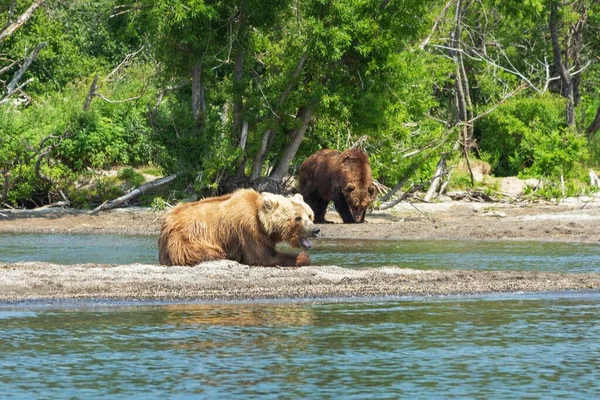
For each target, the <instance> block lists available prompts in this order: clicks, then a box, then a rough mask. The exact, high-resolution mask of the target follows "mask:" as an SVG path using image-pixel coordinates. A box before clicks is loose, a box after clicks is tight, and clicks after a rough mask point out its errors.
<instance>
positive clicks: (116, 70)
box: [105, 45, 145, 80]
mask: <svg viewBox="0 0 600 400" xmlns="http://www.w3.org/2000/svg"><path fill="white" fill-rule="evenodd" d="M144 47H145V45H142V47H140V49H139V50H138V51H134V52H133V53H130V54H127V55H126V56H125V58H123V61H121V63H120V64H119V65H117V66H116V67H115V69H113V70H112V71H111V73H110V74H108V75H107V76H106V79H105V80H109V79H110V77H111V76H113V75H114V74H116V73H117V72H119V70H120V69H121V68H123V67H124V66H126V65H128V64H129V62H130V61H131V60H132V59H133V58H134V57H135V56H137V55H138V54H140V53H141V51H142V50H144Z"/></svg>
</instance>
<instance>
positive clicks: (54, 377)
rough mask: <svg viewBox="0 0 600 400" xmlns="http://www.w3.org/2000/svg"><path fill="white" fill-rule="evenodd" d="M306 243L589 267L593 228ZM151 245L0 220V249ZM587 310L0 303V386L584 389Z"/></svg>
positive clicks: (594, 267) (431, 263)
mask: <svg viewBox="0 0 600 400" xmlns="http://www.w3.org/2000/svg"><path fill="white" fill-rule="evenodd" d="M313 243H314V250H313V251H311V256H312V258H313V261H314V262H315V263H317V264H321V265H326V264H337V265H343V266H348V267H354V268H360V267H365V266H381V265H398V266H405V267H411V268H441V269H449V268H475V269H485V270H501V269H521V270H540V271H563V272H584V271H585V272H600V251H599V250H600V247H599V246H598V245H594V244H565V243H540V242H459V241H442V242H438V241H435V242H434V241H430V242H427V241H405V242H375V241H349V240H322V239H318V240H315V241H314V242H313ZM156 258H157V255H156V237H152V236H114V235H112V236H111V235H106V236H105V235H0V261H4V262H12V261H49V262H55V263H62V264H70V263H81V262H94V263H114V264H120V263H133V262H140V263H156ZM0 273H1V271H0ZM599 321H600V292H599V291H591V292H562V293H542V294H513V295H487V296H477V297H460V296H458V297H445V298H444V297H437V298H436V297H434V298H414V297H413V298H386V299H381V298H378V299H362V300H360V301H356V300H354V301H351V300H350V299H338V300H337V301H332V300H328V301H324V302H314V301H305V302H292V301H270V302H267V301H265V302H235V303H216V302H205V303H191V304H190V303H188V304H181V303H148V302H139V303H135V302H129V303H127V302H96V301H84V302H77V301H62V302H61V301H53V302H45V301H44V302H20V303H0V399H32V398H35V399H57V398H75V399H107V398H109V399H113V398H127V399H130V398H133V399H138V398H139V399H148V398H169V399H185V398H194V399H196V398H210V399H213V398H226V399H236V398H244V399H246V398H260V399H280V398H289V399H296V398H316V399H327V398H331V399H337V398H340V399H346V398H348V399H365V398H378V399H380V398H381V399H386V398H389V399H396V398H411V399H413V398H414V399H430V398H456V399H464V398H498V399H507V398H519V399H520V398H561V399H562V398H565V399H570V398H574V399H591V398H598V395H599V394H600V323H599Z"/></svg>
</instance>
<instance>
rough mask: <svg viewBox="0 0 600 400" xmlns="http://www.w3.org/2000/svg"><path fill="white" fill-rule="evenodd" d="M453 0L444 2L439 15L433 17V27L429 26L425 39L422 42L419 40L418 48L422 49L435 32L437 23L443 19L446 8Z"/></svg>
mask: <svg viewBox="0 0 600 400" xmlns="http://www.w3.org/2000/svg"><path fill="white" fill-rule="evenodd" d="M454 1H455V0H450V1H449V2H448V3H446V5H445V6H444V9H443V10H442V12H441V13H440V15H438V17H437V18H436V19H435V22H434V24H433V27H432V28H431V32H430V33H429V35H428V36H427V37H426V38H425V40H423V42H421V45H420V46H419V48H420V49H421V50H423V49H424V48H425V47H426V46H427V45H428V44H429V42H430V41H431V38H432V37H433V34H434V33H435V31H436V30H437V28H438V25H439V24H440V22H441V21H442V20H443V18H444V16H445V15H446V13H447V12H448V9H449V8H450V6H451V5H452V3H454Z"/></svg>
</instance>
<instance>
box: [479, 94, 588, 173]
mask: <svg viewBox="0 0 600 400" xmlns="http://www.w3.org/2000/svg"><path fill="white" fill-rule="evenodd" d="M563 113H564V106H563V100H562V99H560V98H558V97H556V96H543V97H531V98H524V97H523V98H518V99H513V100H511V101H509V102H507V103H506V104H504V105H503V106H501V107H500V108H499V109H498V110H497V111H496V112H495V113H493V114H491V115H489V116H488V117H486V118H484V119H483V120H481V121H480V122H479V123H478V124H477V126H476V130H477V132H478V134H479V136H480V140H479V143H480V146H481V150H482V151H483V152H484V153H485V154H486V155H487V157H488V161H489V162H490V164H491V165H492V171H493V173H494V174H495V175H497V176H514V175H520V176H524V177H526V176H547V177H553V178H556V177H560V176H561V175H563V176H565V177H571V176H573V174H574V173H575V172H576V168H577V166H578V165H580V163H584V162H586V160H587V150H586V140H585V138H584V137H583V136H581V135H579V134H577V133H575V132H573V131H571V130H569V129H568V128H567V127H566V126H565V122H564V117H563Z"/></svg>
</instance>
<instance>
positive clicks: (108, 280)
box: [0, 200, 600, 302]
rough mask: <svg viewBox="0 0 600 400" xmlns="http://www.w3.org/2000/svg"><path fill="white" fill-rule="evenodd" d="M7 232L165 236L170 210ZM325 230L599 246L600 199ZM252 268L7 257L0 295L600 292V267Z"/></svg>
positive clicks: (17, 220) (32, 220)
mask: <svg viewBox="0 0 600 400" xmlns="http://www.w3.org/2000/svg"><path fill="white" fill-rule="evenodd" d="M1 213H2V215H1V216H0V233H3V234H19V233H47V234H53V233H61V234H92V235H93V234H119V235H155V234H158V232H159V229H160V223H161V216H162V213H156V212H153V211H151V210H149V209H135V208H129V209H117V210H110V211H106V212H102V213H99V214H96V215H90V214H88V213H87V212H85V211H73V210H56V209H49V210H43V211H19V210H2V212H1ZM327 218H328V219H329V220H332V221H333V222H334V223H333V224H321V225H319V227H320V228H321V232H322V233H321V235H320V237H322V238H325V239H354V240H365V241H366V240H415V241H418V240H433V241H436V240H437V241H440V240H454V241H456V240H463V241H546V242H553V241H560V242H571V243H573V242H574V243H591V244H597V245H600V201H597V200H595V201H593V202H589V201H588V202H576V201H575V202H572V203H566V204H561V205H552V204H533V205H531V204H527V205H511V204H505V203H499V204H496V203H492V204H490V203H469V202H447V203H429V204H403V203H402V204H400V205H399V206H398V207H395V208H394V209H392V210H389V211H376V212H373V213H370V214H368V215H367V223H365V224H341V223H340V219H339V217H338V216H337V214H336V213H333V212H330V213H328V214H327ZM474 268H476V266H469V265H465V268H464V269H460V270H414V269H408V268H402V267H399V266H393V267H377V268H362V269H350V268H343V265H342V266H341V267H340V266H308V267H301V268H267V267H249V266H246V265H242V264H238V263H236V262H233V261H215V262H208V263H203V264H200V265H197V266H194V267H164V266H158V265H143V264H129V265H103V264H73V265H57V264H51V263H44V262H28V263H24V262H20V263H6V262H4V263H3V262H1V261H0V302H18V301H29V300H32V301H33V300H40V301H43V300H61V299H62V300H68V299H72V300H77V299H88V300H92V299H97V300H116V301H119V300H137V301H154V300H158V301H231V300H235V301H246V300H278V299H289V300H299V299H312V300H315V301H316V300H327V299H340V298H342V299H343V298H347V299H359V298H363V299H368V298H374V297H379V298H382V297H389V296H401V297H406V296H447V295H484V294H493V293H499V294H500V293H533V292H558V291H572V290H576V291H581V290H586V291H589V290H592V291H593V293H595V292H596V291H598V290H600V272H598V273H554V272H552V273H550V272H537V271H514V270H511V271H480V270H477V269H474ZM599 293H600V292H599Z"/></svg>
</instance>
